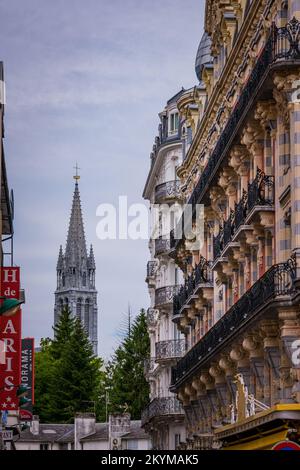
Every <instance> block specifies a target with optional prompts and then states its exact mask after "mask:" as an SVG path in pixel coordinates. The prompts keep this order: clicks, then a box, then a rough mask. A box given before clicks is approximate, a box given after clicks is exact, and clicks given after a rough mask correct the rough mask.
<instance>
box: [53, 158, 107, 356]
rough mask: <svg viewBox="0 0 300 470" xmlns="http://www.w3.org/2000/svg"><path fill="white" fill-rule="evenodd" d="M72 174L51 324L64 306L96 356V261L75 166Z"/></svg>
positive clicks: (56, 319)
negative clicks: (87, 238)
mask: <svg viewBox="0 0 300 470" xmlns="http://www.w3.org/2000/svg"><path fill="white" fill-rule="evenodd" d="M75 168H76V174H75V176H74V180H75V189H74V195H73V203H72V210H71V217H70V222H69V230H68V237H67V244H66V248H65V251H63V247H62V246H60V249H59V254H58V261H57V267H56V272H57V287H56V291H55V306H54V324H56V323H57V322H58V319H59V315H60V312H61V310H62V308H63V307H64V306H66V305H68V306H69V307H70V310H71V312H72V313H73V315H74V316H75V315H76V316H77V317H78V318H80V319H81V321H82V324H83V325H84V327H85V329H86V332H87V333H88V335H89V339H90V341H91V343H92V345H93V350H94V354H95V355H97V349H98V340H97V326H98V325H97V323H98V307H97V290H96V287H95V272H96V264H95V257H94V252H93V247H92V245H91V246H90V250H89V253H88V252H87V249H86V242H85V233H84V226H83V218H82V211H81V202H80V193H79V179H80V176H79V175H78V170H79V168H78V166H77V165H76V167H75Z"/></svg>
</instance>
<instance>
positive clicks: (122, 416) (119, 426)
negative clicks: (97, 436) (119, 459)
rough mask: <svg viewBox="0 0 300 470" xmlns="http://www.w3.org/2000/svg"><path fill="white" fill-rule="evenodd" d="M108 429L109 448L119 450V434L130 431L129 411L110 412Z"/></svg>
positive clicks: (120, 444)
mask: <svg viewBox="0 0 300 470" xmlns="http://www.w3.org/2000/svg"><path fill="white" fill-rule="evenodd" d="M108 429H109V430H108V433H109V449H110V450H121V447H122V443H121V436H123V435H124V434H126V433H128V432H130V413H118V414H117V413H114V414H110V415H109V423H108Z"/></svg>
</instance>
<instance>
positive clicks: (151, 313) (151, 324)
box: [146, 308, 159, 328]
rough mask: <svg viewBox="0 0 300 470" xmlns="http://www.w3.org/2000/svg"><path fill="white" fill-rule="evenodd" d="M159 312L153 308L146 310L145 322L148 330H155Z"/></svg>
mask: <svg viewBox="0 0 300 470" xmlns="http://www.w3.org/2000/svg"><path fill="white" fill-rule="evenodd" d="M158 315H159V312H158V310H156V309H155V308H148V310H147V316H146V322H147V326H148V328H155V327H156V322H157V319H158Z"/></svg>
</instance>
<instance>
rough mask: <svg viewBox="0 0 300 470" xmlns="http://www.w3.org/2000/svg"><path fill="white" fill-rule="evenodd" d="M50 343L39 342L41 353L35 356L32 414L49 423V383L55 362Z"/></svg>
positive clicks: (43, 340) (50, 415)
mask: <svg viewBox="0 0 300 470" xmlns="http://www.w3.org/2000/svg"><path fill="white" fill-rule="evenodd" d="M51 347H52V341H51V340H50V339H49V338H47V339H42V340H41V351H40V352H38V353H36V354H35V394H34V395H35V403H34V414H36V415H39V418H40V420H41V421H42V422H45V423H47V422H51V419H52V410H51V404H50V402H51V383H52V380H53V376H54V373H55V361H54V360H53V357H52V352H51Z"/></svg>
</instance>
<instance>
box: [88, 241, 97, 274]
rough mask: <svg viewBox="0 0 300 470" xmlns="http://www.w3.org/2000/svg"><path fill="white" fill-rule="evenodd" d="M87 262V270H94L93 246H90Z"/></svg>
mask: <svg viewBox="0 0 300 470" xmlns="http://www.w3.org/2000/svg"><path fill="white" fill-rule="evenodd" d="M88 262H89V269H96V263H95V256H94V250H93V245H91V247H90V254H89V261H88Z"/></svg>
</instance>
